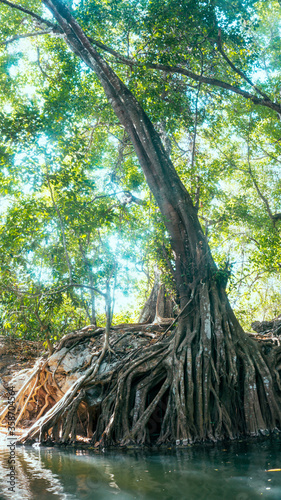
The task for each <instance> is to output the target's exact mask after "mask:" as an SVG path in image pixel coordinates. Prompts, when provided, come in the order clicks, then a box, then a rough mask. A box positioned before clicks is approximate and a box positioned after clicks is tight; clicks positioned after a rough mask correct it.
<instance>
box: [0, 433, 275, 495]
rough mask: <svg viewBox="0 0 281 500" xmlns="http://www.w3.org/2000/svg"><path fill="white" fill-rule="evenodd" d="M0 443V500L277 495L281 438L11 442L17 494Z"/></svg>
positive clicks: (7, 456) (5, 448)
mask: <svg viewBox="0 0 281 500" xmlns="http://www.w3.org/2000/svg"><path fill="white" fill-rule="evenodd" d="M8 458H9V452H8V449H7V447H5V446H2V447H1V448H0V491H1V493H0V499H1V500H4V499H5V500H6V499H13V500H14V499H15V500H18V499H20V500H24V499H30V500H32V499H40V500H49V499H50V500H51V499H62V500H64V499H67V500H72V499H76V500H77V499H79V500H80V499H81V500H84V499H85V500H88V499H89V500H90V499H91V500H92V499H97V500H112V499H114V498H115V497H116V498H117V500H118V498H120V499H122V500H133V499H137V500H178V499H188V500H224V499H225V500H256V499H258V498H259V499H260V498H264V499H270V500H280V498H281V471H276V472H268V470H269V469H278V468H281V453H280V441H278V440H275V441H271V442H270V441H265V442H263V443H250V444H249V443H248V444H247V443H236V444H232V445H228V446H225V447H223V446H219V447H206V448H199V447H191V448H188V449H185V450H177V451H172V450H171V451H166V452H165V453H164V452H161V453H148V452H146V453H145V452H136V451H133V450H130V451H127V452H105V453H100V454H97V453H95V452H91V451H88V452H85V451H76V452H71V451H61V450H58V449H54V448H47V449H46V448H37V449H36V448H29V447H26V448H23V447H20V448H17V451H16V460H17V477H16V484H17V488H16V493H12V494H11V492H9V491H8V487H9V484H8V481H7V472H8V463H7V460H8Z"/></svg>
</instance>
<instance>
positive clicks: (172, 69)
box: [0, 0, 281, 115]
mask: <svg viewBox="0 0 281 500" xmlns="http://www.w3.org/2000/svg"><path fill="white" fill-rule="evenodd" d="M0 2H1V3H3V4H5V5H8V6H10V7H12V8H14V9H18V10H20V11H21V12H24V13H25V14H28V15H30V16H32V17H33V18H35V19H37V21H39V22H40V23H43V24H46V25H47V26H49V27H51V28H53V29H55V30H57V32H58V33H61V32H62V31H61V30H60V28H59V27H58V26H57V25H55V24H53V23H51V22H50V21H47V20H46V19H44V18H42V17H40V16H38V15H37V14H35V13H34V12H32V11H30V10H29V9H26V8H24V7H21V6H20V5H17V4H14V3H12V2H10V1H8V0H0ZM44 3H45V5H47V6H48V7H49V5H48V2H47V1H45V2H44ZM60 20H61V22H62V26H63V25H64V20H63V18H62V17H60ZM65 28H66V32H67V26H65ZM87 38H88V40H89V42H91V43H92V44H94V45H96V46H97V47H99V48H100V49H102V50H104V51H106V52H108V53H109V54H111V55H113V56H114V57H116V59H117V60H118V61H120V62H122V63H124V64H126V65H128V66H136V67H143V66H145V67H146V68H149V69H156V70H159V71H165V72H166V73H177V74H181V75H185V76H188V77H189V78H191V79H192V80H195V81H197V82H201V83H204V84H206V85H212V86H215V87H219V88H222V89H225V90H228V91H230V92H233V93H235V94H238V95H241V96H242V97H244V98H245V99H249V100H250V101H252V102H253V103H254V104H257V105H260V106H264V107H267V108H270V109H272V110H274V111H276V112H277V113H278V114H279V115H281V105H280V104H278V103H276V102H273V101H271V100H270V99H269V97H268V96H267V95H266V94H264V93H262V91H260V90H259V89H258V88H256V87H255V85H254V84H253V83H252V82H251V80H247V81H248V83H249V84H250V85H251V86H252V87H253V88H255V90H256V91H257V92H258V93H259V94H261V95H262V96H263V97H264V98H263V99H262V98H260V97H258V96H256V95H254V94H251V93H250V92H247V91H246V90H242V89H240V88H239V87H236V86H234V85H231V84H230V83H227V82H224V81H222V80H218V79H216V78H210V77H205V76H203V75H197V74H196V73H193V71H190V70H188V69H185V68H182V67H180V66H166V65H163V64H156V63H148V62H146V63H139V62H137V61H134V60H133V59H130V58H128V57H125V56H123V55H121V54H119V53H118V52H116V51H115V50H113V49H111V48H110V47H108V46H107V45H105V44H103V43H101V42H99V41H97V40H94V39H92V38H90V37H87ZM73 51H74V49H73ZM74 52H75V51H74ZM225 56H226V54H225ZM226 57H227V56H226ZM229 64H233V63H232V62H231V61H230V60H229ZM234 68H235V69H234ZM233 69H234V70H235V72H236V73H237V72H240V70H239V69H238V68H236V67H235V66H234V65H233ZM240 73H241V75H240V76H242V77H243V78H244V79H247V77H246V75H244V73H242V72H240ZM240 73H238V74H240Z"/></svg>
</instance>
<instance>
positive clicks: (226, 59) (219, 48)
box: [217, 29, 270, 101]
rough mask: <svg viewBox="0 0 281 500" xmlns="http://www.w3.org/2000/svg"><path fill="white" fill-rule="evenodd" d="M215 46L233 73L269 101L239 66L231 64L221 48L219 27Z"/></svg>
mask: <svg viewBox="0 0 281 500" xmlns="http://www.w3.org/2000/svg"><path fill="white" fill-rule="evenodd" d="M217 48H218V51H219V53H220V54H221V55H222V57H223V58H224V60H225V61H226V62H227V64H228V65H229V66H230V67H231V69H233V71H234V72H235V73H237V75H239V76H241V78H243V80H245V81H246V82H247V83H249V85H251V87H253V89H255V91H256V92H258V94H260V95H261V96H262V97H264V99H265V100H266V101H270V99H269V97H268V95H267V94H265V93H264V92H263V91H262V90H260V89H259V88H258V87H257V86H256V85H255V84H254V83H253V82H252V80H250V78H248V77H247V75H246V74H245V73H244V72H243V71H241V70H240V69H239V68H237V66H235V64H233V62H232V61H231V60H230V59H229V57H228V56H227V54H226V53H225V51H224V50H223V48H222V41H221V30H220V29H219V34H218V40H217Z"/></svg>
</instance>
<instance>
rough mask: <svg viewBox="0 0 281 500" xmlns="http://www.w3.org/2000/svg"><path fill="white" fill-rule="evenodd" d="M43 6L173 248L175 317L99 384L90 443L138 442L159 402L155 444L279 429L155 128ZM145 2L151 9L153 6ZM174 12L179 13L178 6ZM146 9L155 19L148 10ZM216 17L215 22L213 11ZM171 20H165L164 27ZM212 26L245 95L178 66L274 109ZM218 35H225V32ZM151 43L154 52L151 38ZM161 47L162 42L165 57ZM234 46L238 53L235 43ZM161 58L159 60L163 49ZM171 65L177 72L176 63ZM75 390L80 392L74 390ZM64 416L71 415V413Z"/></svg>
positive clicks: (272, 378)
mask: <svg viewBox="0 0 281 500" xmlns="http://www.w3.org/2000/svg"><path fill="white" fill-rule="evenodd" d="M4 3H7V4H9V3H8V2H4ZM44 4H45V5H46V6H47V7H48V9H49V10H50V11H51V13H52V14H53V16H54V18H55V19H56V21H57V25H55V26H54V25H53V24H52V26H50V22H49V21H48V23H47V24H48V25H49V27H50V28H52V29H55V30H56V32H58V33H59V34H61V35H62V36H63V37H64V39H65V41H66V43H67V44H68V46H69V47H70V48H71V50H72V51H73V52H74V53H75V54H76V56H78V57H79V58H80V59H81V60H82V61H83V62H84V63H85V64H86V65H87V67H89V68H90V69H91V70H93V71H94V72H95V74H96V75H97V76H98V78H99V80H100V83H101V85H102V87H103V89H104V92H105V94H106V96H107V99H108V101H109V103H110V105H111V106H112V109H113V110H114V113H115V114H116V116H117V117H118V119H119V121H120V123H121V124H122V125H123V127H124V129H125V130H126V133H127V134H128V136H129V137H130V140H131V142H132V144H133V146H134V149H135V152H136V154H137V156H138V159H139V163H140V165H141V168H142V170H143V172H144V175H145V178H146V181H147V183H148V186H149V188H150V190H151V192H152V194H153V196H154V198H155V200H156V203H157V205H158V207H159V209H160V211H161V214H162V217H163V221H164V224H165V227H166V230H167V232H168V234H169V236H170V241H171V247H172V252H173V261H172V263H171V265H172V267H173V274H174V279H175V284H176V291H177V294H178V297H179V307H180V315H179V317H178V324H177V327H176V329H175V331H174V332H173V334H172V335H171V336H170V337H168V338H167V337H166V336H164V338H163V339H161V340H160V341H159V342H158V343H157V344H155V345H154V346H152V347H148V348H147V349H146V350H145V352H144V353H142V354H140V355H139V356H138V357H137V358H135V359H133V360H132V361H131V362H130V363H129V364H128V363H126V365H125V366H123V367H122V368H121V369H120V370H119V372H118V374H116V378H115V379H114V381H113V382H109V383H108V385H107V388H106V397H105V399H104V400H103V402H102V403H101V418H100V419H99V421H98V424H97V428H96V430H95V435H94V437H95V440H96V441H98V442H100V443H104V442H105V443H111V442H117V443H120V442H122V443H127V442H129V441H133V442H141V443H143V442H147V441H148V439H149V436H148V430H147V424H148V422H149V419H150V417H151V415H152V414H153V412H154V411H155V409H156V408H157V406H158V405H159V404H161V402H162V403H165V405H164V406H165V414H164V416H163V419H162V420H161V424H160V429H159V437H158V442H159V443H162V442H167V441H172V442H174V441H176V440H181V439H183V440H184V442H187V441H191V442H192V441H194V440H217V439H222V438H225V437H228V438H233V437H237V436H239V435H245V434H251V435H256V434H258V433H259V432H261V433H263V432H268V431H273V430H274V429H276V428H279V427H280V419H281V413H280V411H281V410H280V389H279V388H280V378H279V373H278V372H277V371H276V370H275V369H274V368H272V366H271V363H270V360H269V358H268V357H267V356H266V355H265V354H264V353H263V352H262V351H261V350H260V348H259V347H258V345H257V344H256V343H254V342H253V341H252V340H251V339H250V338H249V337H248V336H247V335H246V334H245V333H244V332H243V330H242V328H241V326H240V325H239V323H238V321H237V319H236V317H235V315H234V314H233V312H232V309H231V307H230V305H229V302H228V299H227V295H226V292H225V276H224V275H223V273H222V272H221V271H220V270H218V269H217V266H216V265H215V263H214V261H213V258H212V256H211V252H210V249H209V246H208V242H207V239H206V237H205V235H204V232H203V230H202V227H201V225H200V223H199V220H198V207H196V205H195V204H194V203H193V201H192V198H191V195H190V194H189V193H188V191H187V190H186V188H185V186H184V185H183V183H182V182H181V180H180V178H179V175H178V174H177V172H176V170H175V168H174V166H173V164H172V162H171V159H170V157H169V154H168V152H167V150H166V149H165V148H164V146H163V143H162V142H161V139H160V136H159V133H158V132H157V131H156V128H155V127H154V126H153V124H152V122H151V120H150V118H149V117H148V114H147V113H146V112H145V111H144V108H143V106H141V105H140V103H139V102H138V100H137V99H136V98H135V96H134V95H133V93H132V92H131V91H130V90H129V88H128V87H127V86H126V85H125V84H124V82H123V80H122V79H121V78H119V77H118V76H117V74H116V73H115V72H114V71H113V69H112V68H111V66H110V65H109V64H108V63H107V62H106V61H105V60H104V59H103V58H102V57H101V55H100V54H99V53H98V52H97V50H96V49H95V47H94V44H93V42H92V41H91V39H90V38H89V37H88V36H87V35H86V33H85V32H84V31H83V29H82V27H81V25H80V24H79V23H78V21H77V20H76V19H75V18H74V17H73V15H72V14H71V13H70V11H69V9H68V8H67V7H66V6H65V5H64V4H62V3H61V2H60V1H58V0H46V1H45V2H44ZM154 6H156V11H157V14H158V13H159V8H158V5H157V2H155V3H154V4H153V7H154ZM167 6H168V7H167V8H168V11H169V12H171V10H170V9H173V8H174V7H175V5H174V2H167ZM188 6H189V7H193V9H194V10H193V11H192V12H193V19H192V23H194V24H192V26H193V28H194V29H195V26H196V21H197V20H198V16H199V14H200V16H201V21H202V19H203V21H202V23H201V26H203V28H204V23H205V19H207V25H209V26H210V25H211V26H212V23H213V24H214V22H215V19H216V18H215V17H214V14H215V12H216V5H215V4H212V3H211V4H210V5H209V6H208V8H206V11H204V8H203V12H202V11H200V9H199V10H198V9H197V8H196V6H194V5H193V4H191V3H189V4H188ZM250 7H251V5H250V4H249V9H250ZM186 8H187V6H185V9H186ZM152 10H153V9H152ZM199 11H200V12H199ZM176 12H177V13H178V14H180V10H176ZM184 12H185V13H186V12H187V11H186V10H185V11H184ZM248 13H249V12H248ZM152 14H154V15H155V12H152ZM221 14H222V21H221V22H222V23H223V12H222V13H221ZM227 14H228V19H229V20H230V19H231V18H233V11H232V10H231V9H229V12H227ZM246 14H247V11H246ZM204 15H205V17H204ZM160 17H161V16H160ZM177 19H178V18H177V17H175V18H172V20H171V24H172V27H173V22H174V21H175V23H176V22H177ZM160 21H163V25H162V26H161V29H162V30H164V31H165V30H166V29H167V27H166V24H165V23H167V17H166V18H165V19H163V20H162V19H161V18H160ZM216 31H217V35H216V45H217V50H218V51H219V52H220V53H221V54H222V57H223V62H222V65H223V66H224V67H230V68H232V70H233V71H234V72H236V73H237V74H238V75H239V78H241V79H242V80H244V81H246V82H247V83H248V85H250V87H251V88H252V89H253V91H254V92H255V93H253V94H251V93H250V92H248V91H245V90H244V89H243V88H240V89H238V90H237V88H236V87H235V88H234V86H233V85H232V84H228V83H225V84H223V85H222V84H221V83H220V84H218V82H217V80H216V79H213V78H211V79H210V78H208V79H207V80H208V81H207V80H206V79H205V77H203V76H202V75H201V76H200V77H198V74H195V73H194V72H190V71H189V70H184V71H185V73H183V71H180V72H181V73H183V74H187V75H188V76H190V77H192V78H194V79H195V80H196V79H197V80H198V81H200V82H202V83H208V84H213V85H217V86H219V87H223V88H227V89H228V90H231V91H233V92H235V93H238V94H240V95H242V96H244V97H245V98H246V99H249V100H250V101H252V102H253V103H254V104H260V105H262V106H264V107H266V108H270V109H271V110H275V111H277V112H280V105H279V104H278V103H276V102H274V101H273V100H271V99H270V98H268V96H267V95H266V94H265V93H264V91H263V90H260V89H258V88H257V87H256V86H255V85H254V84H253V83H252V82H251V80H250V79H249V78H247V77H246V76H245V74H244V73H243V72H242V71H240V70H239V71H238V70H237V68H236V66H235V65H234V64H233V63H232V62H231V61H230V59H229V57H228V55H227V54H226V53H225V50H224V49H223V47H222V43H221V30H220V29H218V25H217V23H215V26H214V28H213V33H214V32H216ZM225 32H226V34H227V35H229V33H228V31H227V29H225ZM165 34H166V32H165ZM203 35H204V29H203ZM203 35H202V34H201V36H203ZM231 36H232V35H231V33H230V35H229V44H230V46H231V43H233V40H231ZM156 38H157V37H156ZM238 38H239V37H238ZM184 42H185V38H184V37H183V42H182V43H184ZM241 43H242V44H243V40H241ZM159 46H160V49H161V44H160V43H159ZM168 48H169V45H167V52H168V56H167V57H168V59H169V50H168ZM177 49H178V47H177ZM202 50H203V49H202ZM241 50H242V51H244V48H242V49H241ZM245 52H246V51H245ZM159 53H161V50H159ZM163 54H164V56H166V53H165V50H163ZM164 56H163V57H164ZM173 56H174V53H173V51H172V58H173ZM212 57H213V52H212V51H211V53H209V54H207V57H206V59H207V65H209V64H210V61H211V60H212ZM245 58H246V59H247V56H246V55H245ZM164 59H165V57H164ZM127 62H128V61H127ZM150 66H151V67H152V68H154V69H160V70H163V71H166V72H169V67H168V66H167V65H161V67H160V65H158V63H157V64H154V63H153V64H152V63H151V64H150ZM172 71H173V73H175V72H179V70H178V68H176V69H175V68H173V69H172ZM105 354H106V349H103V350H102V353H101V356H100V359H99V363H100V362H101V360H102V359H103V357H104V356H105ZM98 366H99V364H98V363H97V364H96V365H95V367H92V368H91V369H89V370H88V371H87V372H86V373H85V374H84V375H83V377H81V379H79V381H78V382H77V383H76V384H74V386H73V387H72V390H71V393H70V392H69V391H68V393H66V394H65V396H64V397H63V398H62V399H61V400H60V401H59V402H58V403H57V404H56V405H55V406H54V407H53V408H52V409H51V410H49V412H48V413H47V414H46V415H45V416H44V417H43V421H40V422H39V423H35V426H34V427H33V428H32V429H31V431H30V432H31V434H30V435H34V433H35V432H39V428H41V427H40V426H41V425H43V430H44V432H46V431H47V430H48V429H49V428H52V427H54V425H55V423H56V422H57V421H58V419H59V417H60V416H61V414H62V412H63V411H65V410H66V409H67V408H68V407H69V408H70V406H69V405H71V403H72V402H73V399H74V397H75V396H76V395H77V394H78V392H79V391H80V389H81V388H82V387H83V384H85V383H86V382H87V380H89V378H90V377H93V374H94V375H97V370H98ZM79 394H80V396H81V397H82V392H81V393H79ZM77 397H78V399H77V401H78V400H79V396H77ZM79 401H80V400H79ZM72 410H73V408H72ZM70 414H71V415H72V417H73V411H72V413H71V411H70ZM132 415H133V416H132ZM72 417H71V418H72Z"/></svg>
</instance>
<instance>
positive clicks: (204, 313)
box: [1, 287, 281, 446]
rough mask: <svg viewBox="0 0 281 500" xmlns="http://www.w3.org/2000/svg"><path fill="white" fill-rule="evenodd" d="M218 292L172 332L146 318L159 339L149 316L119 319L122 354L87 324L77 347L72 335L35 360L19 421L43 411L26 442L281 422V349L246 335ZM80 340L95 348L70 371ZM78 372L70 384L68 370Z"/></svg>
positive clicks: (191, 434)
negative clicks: (142, 320)
mask: <svg viewBox="0 0 281 500" xmlns="http://www.w3.org/2000/svg"><path fill="white" fill-rule="evenodd" d="M217 294H218V292H217V290H216V289H215V288H214V287H213V288H212V287H211V288H210V289H209V291H206V290H205V289H204V287H201V289H200V288H199V289H198V290H197V291H196V293H195V294H194V299H193V301H192V302H191V303H190V304H189V307H188V308H187V310H186V311H185V312H184V314H183V315H182V317H180V318H179V321H178V325H177V327H176V328H175V329H174V330H173V332H172V333H171V332H169V335H166V336H163V335H161V333H159V332H158V333H155V330H157V326H156V325H147V326H146V329H147V330H150V331H147V332H146V333H148V334H150V335H152V336H153V337H152V338H151V337H149V338H147V337H146V338H144V337H143V331H142V330H143V328H142V327H143V325H139V332H138V333H137V332H136V330H137V329H138V328H137V327H138V325H133V326H132V327H130V326H129V325H126V326H125V325H122V326H121V327H120V328H119V329H117V328H116V329H115V331H112V332H111V346H112V347H113V346H114V351H115V353H114V354H113V353H112V352H110V351H108V349H107V345H106V342H105V341H103V343H102V338H101V336H100V335H99V337H98V336H97V337H96V340H94V341H93V339H92V340H91V338H90V337H89V338H88V340H87V345H86V344H85V338H84V337H83V333H82V334H81V339H82V343H81V344H78V345H76V347H75V348H73V349H69V344H68V343H67V342H65V343H64V344H63V345H64V347H62V348H61V349H60V350H59V351H58V352H57V358H56V359H57V361H56V363H57V366H56V364H53V365H52V363H51V361H52V357H50V358H49V359H48V360H47V361H46V362H45V363H44V364H43V365H42V364H41V366H36V367H35V369H34V371H33V373H32V374H31V375H30V377H29V379H28V381H27V382H26V383H25V385H24V387H23V388H22V389H21V391H20V392H19V394H18V395H17V401H18V410H17V411H18V416H17V422H20V421H21V420H22V419H23V417H24V414H25V411H26V410H27V408H29V410H28V411H29V414H30V415H32V416H33V419H35V421H34V423H33V425H32V426H31V427H30V428H28V429H27V431H26V432H25V434H24V435H23V436H22V437H21V438H20V441H21V442H26V441H29V440H32V439H35V438H36V439H39V440H40V441H46V440H53V441H56V442H61V443H67V442H70V441H75V440H76V438H77V435H78V434H79V435H81V434H83V435H84V436H88V437H89V438H91V441H92V442H93V443H94V444H95V445H96V446H108V445H114V444H119V445H123V446H124V445H128V444H130V443H134V444H158V445H160V444H163V443H164V444H165V443H172V444H179V443H182V444H188V443H193V442H195V441H208V440H209V441H217V440H220V439H234V438H237V437H241V436H246V435H251V436H257V435H259V434H267V433H269V432H273V431H274V430H276V429H280V426H281V410H280V401H281V399H280V395H281V390H280V389H281V380H280V371H281V349H280V347H278V346H275V345H273V344H272V346H271V347H270V349H269V348H268V346H267V347H266V349H265V347H264V344H262V343H258V342H255V341H254V340H252V339H251V338H250V337H249V335H247V334H245V333H244V332H243V331H242V329H241V327H240V326H239V324H238V323H237V321H236V320H235V317H234V315H231V311H230V310H229V308H228V304H227V303H222V301H220V300H219V297H218V295H217ZM195 306H196V307H197V308H198V309H199V310H200V316H199V315H198V314H196V315H195V314H194V308H195ZM124 330H127V331H124ZM130 330H131V331H130ZM132 330H133V332H132ZM153 330H154V333H153ZM100 333H101V332H100ZM69 340H71V341H72V340H74V336H73V337H71V339H69ZM76 342H77V336H76V337H75V343H76ZM66 345H68V347H65V346H66ZM85 346H86V347H85ZM75 349H76V350H77V352H78V353H80V354H81V352H84V351H85V352H86V351H87V353H88V354H87V356H86V357H85V359H84V363H83V365H82V366H80V367H79V371H76V372H75V369H74V370H72V372H71V374H72V375H71V376H70V374H67V373H66V372H64V371H63V370H64V369H65V366H67V363H69V359H70V358H69V357H70V356H71V353H72V352H73V350H75ZM265 350H266V351H267V352H265ZM53 356H54V355H53ZM73 356H76V354H75V353H74V354H73ZM62 357H63V360H62ZM61 364H62V365H63V366H60V365H61ZM56 370H58V372H59V378H60V382H59V383H58V384H59V385H58V387H56V385H55V384H54V380H53V377H52V375H51V373H54V372H55V371H56ZM74 373H75V374H76V379H75V380H74V381H72V384H71V385H69V387H68V389H67V390H64V391H62V389H61V387H62V382H61V380H62V374H63V376H64V379H65V380H67V379H68V377H70V378H71V377H72V378H73V375H74ZM58 389H59V390H58ZM63 392H64V393H63ZM30 407H32V408H31V409H30ZM5 411H6V410H4V411H2V414H1V417H2V419H3V418H4V417H5Z"/></svg>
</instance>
